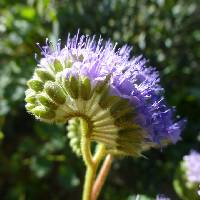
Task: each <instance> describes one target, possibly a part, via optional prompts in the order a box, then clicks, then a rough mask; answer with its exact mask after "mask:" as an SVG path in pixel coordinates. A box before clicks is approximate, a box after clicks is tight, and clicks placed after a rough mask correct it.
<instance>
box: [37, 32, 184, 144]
mask: <svg viewBox="0 0 200 200" xmlns="http://www.w3.org/2000/svg"><path fill="white" fill-rule="evenodd" d="M41 49H42V54H43V56H44V57H43V58H42V59H41V61H40V63H39V64H38V66H40V67H45V66H46V65H47V63H48V65H49V63H50V64H51V63H53V62H54V60H55V59H58V60H59V61H60V62H61V63H62V64H63V65H64V64H65V62H66V61H68V62H70V63H71V67H68V68H66V69H65V70H64V73H65V74H66V78H67V77H69V75H73V76H78V75H79V76H86V77H88V78H89V79H90V81H91V83H92V85H95V84H96V83H97V82H98V81H102V80H105V79H106V77H108V76H109V77H110V79H109V83H108V84H109V87H110V93H111V94H112V95H116V96H119V97H122V98H124V99H128V100H129V103H130V104H131V105H132V106H133V107H134V109H135V112H136V113H137V114H136V117H134V119H133V122H134V123H137V124H139V125H140V126H141V127H142V128H143V130H144V131H145V132H146V133H147V134H146V135H147V142H150V143H151V142H153V143H156V144H158V145H162V144H165V143H166V144H167V143H168V142H173V143H175V142H177V141H178V140H179V139H180V134H181V131H182V129H183V126H184V124H185V121H184V120H178V121H177V119H176V118H175V117H174V109H173V108H169V107H168V106H167V105H166V102H165V99H164V97H163V93H164V91H163V88H162V87H161V86H160V83H159V82H160V78H159V73H158V71H157V70H156V69H155V68H153V67H148V66H147V65H148V64H147V61H146V59H144V58H143V57H142V56H138V57H132V58H130V52H131V50H132V49H131V48H130V47H128V46H126V45H125V46H123V47H122V48H119V49H117V47H116V45H113V44H112V43H111V42H110V41H107V42H104V41H103V40H102V39H101V38H100V39H99V40H98V41H97V42H95V37H92V38H90V37H88V36H84V35H83V36H79V35H78V34H77V35H75V36H74V37H73V38H71V37H70V36H69V37H68V39H67V42H66V45H65V47H64V48H61V45H60V41H59V42H58V43H57V45H56V47H53V48H52V47H50V45H49V44H48V42H47V45H46V46H44V47H42V48H41ZM68 65H69V63H68Z"/></svg>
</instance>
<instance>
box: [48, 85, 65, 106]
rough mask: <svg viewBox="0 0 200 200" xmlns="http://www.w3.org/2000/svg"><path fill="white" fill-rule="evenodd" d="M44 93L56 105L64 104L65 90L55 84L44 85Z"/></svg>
mask: <svg viewBox="0 0 200 200" xmlns="http://www.w3.org/2000/svg"><path fill="white" fill-rule="evenodd" d="M44 91H45V92H46V93H47V95H48V96H49V97H50V98H51V99H52V101H53V102H55V103H56V104H64V103H65V101H66V96H65V94H64V92H63V89H62V88H61V87H60V86H59V85H58V84H57V83H55V82H52V81H47V82H46V83H45V85H44Z"/></svg>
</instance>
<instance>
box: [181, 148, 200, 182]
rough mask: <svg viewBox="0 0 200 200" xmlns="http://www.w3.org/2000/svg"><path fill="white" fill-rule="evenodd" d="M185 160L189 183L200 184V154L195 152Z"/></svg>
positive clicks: (185, 157) (184, 158)
mask: <svg viewBox="0 0 200 200" xmlns="http://www.w3.org/2000/svg"><path fill="white" fill-rule="evenodd" d="M183 160H184V166H185V169H186V176H187V179H188V181H190V182H192V183H200V153H198V152H197V151H194V150H193V151H191V152H190V154H189V155H186V156H184V157H183Z"/></svg>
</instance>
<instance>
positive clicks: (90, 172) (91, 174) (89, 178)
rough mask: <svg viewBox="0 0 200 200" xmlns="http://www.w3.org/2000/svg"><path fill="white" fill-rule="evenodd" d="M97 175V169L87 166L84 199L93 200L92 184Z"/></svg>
mask: <svg viewBox="0 0 200 200" xmlns="http://www.w3.org/2000/svg"><path fill="white" fill-rule="evenodd" d="M95 175H96V169H94V168H92V167H87V171H86V174H85V183H84V188H83V200H91V194H92V186H93V183H94V179H95Z"/></svg>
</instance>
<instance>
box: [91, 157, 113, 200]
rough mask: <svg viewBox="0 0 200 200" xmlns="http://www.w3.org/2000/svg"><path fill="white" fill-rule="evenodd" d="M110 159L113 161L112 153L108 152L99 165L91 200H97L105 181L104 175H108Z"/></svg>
mask: <svg viewBox="0 0 200 200" xmlns="http://www.w3.org/2000/svg"><path fill="white" fill-rule="evenodd" d="M112 161H113V157H112V155H110V154H108V155H107V156H106V159H105V160H104V163H103V166H102V167H101V169H100V172H99V174H98V177H97V179H96V181H95V183H94V186H93V189H92V195H91V200H97V198H98V196H99V194H100V192H101V189H102V187H103V185H104V183H105V180H106V177H107V176H108V173H109V171H110V168H111V164H112Z"/></svg>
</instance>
